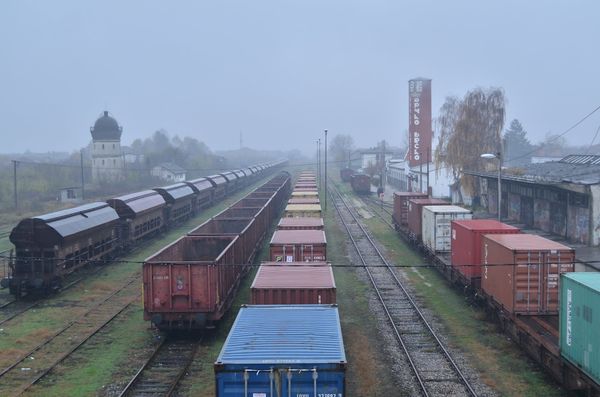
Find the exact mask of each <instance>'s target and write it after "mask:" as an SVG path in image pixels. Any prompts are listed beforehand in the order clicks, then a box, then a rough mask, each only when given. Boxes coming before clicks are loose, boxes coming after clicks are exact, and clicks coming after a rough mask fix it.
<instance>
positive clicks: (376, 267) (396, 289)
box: [330, 188, 477, 396]
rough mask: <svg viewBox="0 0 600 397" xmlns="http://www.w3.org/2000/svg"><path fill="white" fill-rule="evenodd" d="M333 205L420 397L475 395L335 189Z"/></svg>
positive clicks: (414, 303) (333, 191) (390, 267)
mask: <svg viewBox="0 0 600 397" xmlns="http://www.w3.org/2000/svg"><path fill="white" fill-rule="evenodd" d="M330 196H331V197H332V202H333V204H334V206H335V208H336V210H337V212H338V214H339V216H340V218H341V220H342V223H343V225H344V227H345V229H346V232H347V234H348V236H349V237H350V240H351V242H352V244H353V246H354V248H355V249H356V252H357V254H358V257H359V258H360V261H361V263H362V265H363V266H364V269H365V271H366V273H367V276H368V278H369V280H370V281H371V284H372V285H373V287H374V289H375V293H376V295H377V297H378V299H379V301H380V302H381V304H382V307H383V310H384V312H385V314H386V316H387V319H388V320H389V323H390V325H391V326H392V328H393V333H394V335H395V337H396V340H397V341H398V344H399V346H400V348H401V349H402V350H403V351H404V354H405V356H406V358H407V361H408V365H409V366H410V367H411V369H412V372H413V374H414V377H415V379H416V383H417V384H418V388H420V391H421V394H422V395H423V396H466V395H471V396H476V395H477V394H476V392H475V390H474V389H473V387H472V385H471V383H470V382H469V380H468V379H467V377H466V376H465V375H464V373H463V372H462V371H461V369H460V368H459V366H458V364H457V363H456V361H455V360H454V359H453V358H452V356H451V355H450V353H449V352H448V350H447V349H446V347H445V346H444V344H443V343H442V342H441V340H440V339H439V337H438V335H437V334H436V332H435V331H434V329H433V328H432V326H431V325H430V324H429V322H428V321H427V319H426V318H425V316H424V315H423V313H422V311H421V310H420V309H419V307H418V305H417V303H416V302H415V300H414V299H413V298H412V297H411V295H410V294H409V292H408V291H407V290H406V288H405V287H404V285H403V284H402V282H401V281H400V279H399V278H398V276H397V275H396V273H395V271H394V269H393V266H392V265H390V264H389V262H388V261H387V260H386V259H385V257H384V256H383V254H382V253H381V251H380V250H379V249H378V248H377V245H376V244H375V242H374V241H373V239H372V238H371V237H370V235H369V233H368V232H367V230H366V229H365V228H364V227H363V226H362V225H361V224H360V221H359V220H358V218H357V217H356V216H355V215H354V213H353V210H352V208H351V207H350V205H348V203H347V202H346V200H344V198H343V196H342V195H341V194H340V193H339V192H338V191H337V190H334V188H331V190H330Z"/></svg>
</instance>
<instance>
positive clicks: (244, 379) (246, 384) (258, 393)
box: [216, 370, 282, 397]
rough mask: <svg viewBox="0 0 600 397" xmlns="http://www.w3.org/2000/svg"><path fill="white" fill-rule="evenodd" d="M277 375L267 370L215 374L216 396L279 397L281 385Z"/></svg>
mask: <svg viewBox="0 0 600 397" xmlns="http://www.w3.org/2000/svg"><path fill="white" fill-rule="evenodd" d="M278 375H279V374H278V373H273V372H271V371H269V370H246V371H244V372H242V373H240V372H219V373H217V376H216V378H217V395H218V396H219V397H241V396H243V397H279V396H282V394H281V384H280V382H279V381H278V379H275V378H276V377H278Z"/></svg>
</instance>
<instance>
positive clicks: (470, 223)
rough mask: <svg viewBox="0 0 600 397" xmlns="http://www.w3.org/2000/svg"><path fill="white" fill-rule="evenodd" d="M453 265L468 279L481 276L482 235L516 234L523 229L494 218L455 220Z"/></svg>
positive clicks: (452, 227)
mask: <svg viewBox="0 0 600 397" xmlns="http://www.w3.org/2000/svg"><path fill="white" fill-rule="evenodd" d="M451 229H452V243H451V246H452V256H451V263H452V266H454V267H456V269H457V270H458V271H459V272H460V273H461V274H462V275H464V276H465V277H466V278H468V279H472V278H476V277H481V264H482V260H481V237H482V236H483V235H484V234H516V233H520V232H521V230H520V229H519V228H516V227H514V226H511V225H507V224H506V223H502V222H499V221H497V220H494V219H471V220H457V221H453V222H452V225H451Z"/></svg>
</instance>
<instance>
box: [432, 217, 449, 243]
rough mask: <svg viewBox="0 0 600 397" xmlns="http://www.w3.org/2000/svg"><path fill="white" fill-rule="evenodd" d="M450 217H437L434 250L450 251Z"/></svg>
mask: <svg viewBox="0 0 600 397" xmlns="http://www.w3.org/2000/svg"><path fill="white" fill-rule="evenodd" d="M450 217H451V215H437V216H436V221H437V222H436V225H435V250H436V251H450V244H451V241H450V221H451V220H452V219H451V218H450Z"/></svg>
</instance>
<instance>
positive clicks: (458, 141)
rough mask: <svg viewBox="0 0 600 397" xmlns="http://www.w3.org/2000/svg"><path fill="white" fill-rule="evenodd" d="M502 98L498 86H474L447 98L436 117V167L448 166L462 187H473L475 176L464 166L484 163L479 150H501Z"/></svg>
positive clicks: (467, 189) (469, 190)
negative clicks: (467, 90) (483, 87)
mask: <svg viewBox="0 0 600 397" xmlns="http://www.w3.org/2000/svg"><path fill="white" fill-rule="evenodd" d="M504 117H505V99H504V92H503V90H502V89H501V88H490V89H488V90H483V89H481V88H476V89H475V90H472V91H469V92H467V94H466V95H465V97H464V98H463V99H462V100H460V99H458V98H456V97H448V98H446V102H445V103H444V104H443V105H442V107H441V109H440V116H439V117H438V123H437V126H438V136H439V141H438V145H437V148H436V152H435V157H434V159H435V163H436V168H438V169H440V168H441V167H447V168H449V169H450V170H451V171H452V174H453V175H454V179H455V183H459V184H460V186H462V187H463V188H464V189H465V191H467V192H469V193H474V192H475V191H476V189H475V188H476V186H475V183H476V182H475V180H474V179H473V178H470V177H468V176H466V175H464V174H463V170H465V169H470V170H477V169H482V168H485V167H486V161H485V160H483V159H481V157H480V155H481V154H482V153H496V152H502V147H501V142H502V141H501V133H502V129H503V128H504Z"/></svg>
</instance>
